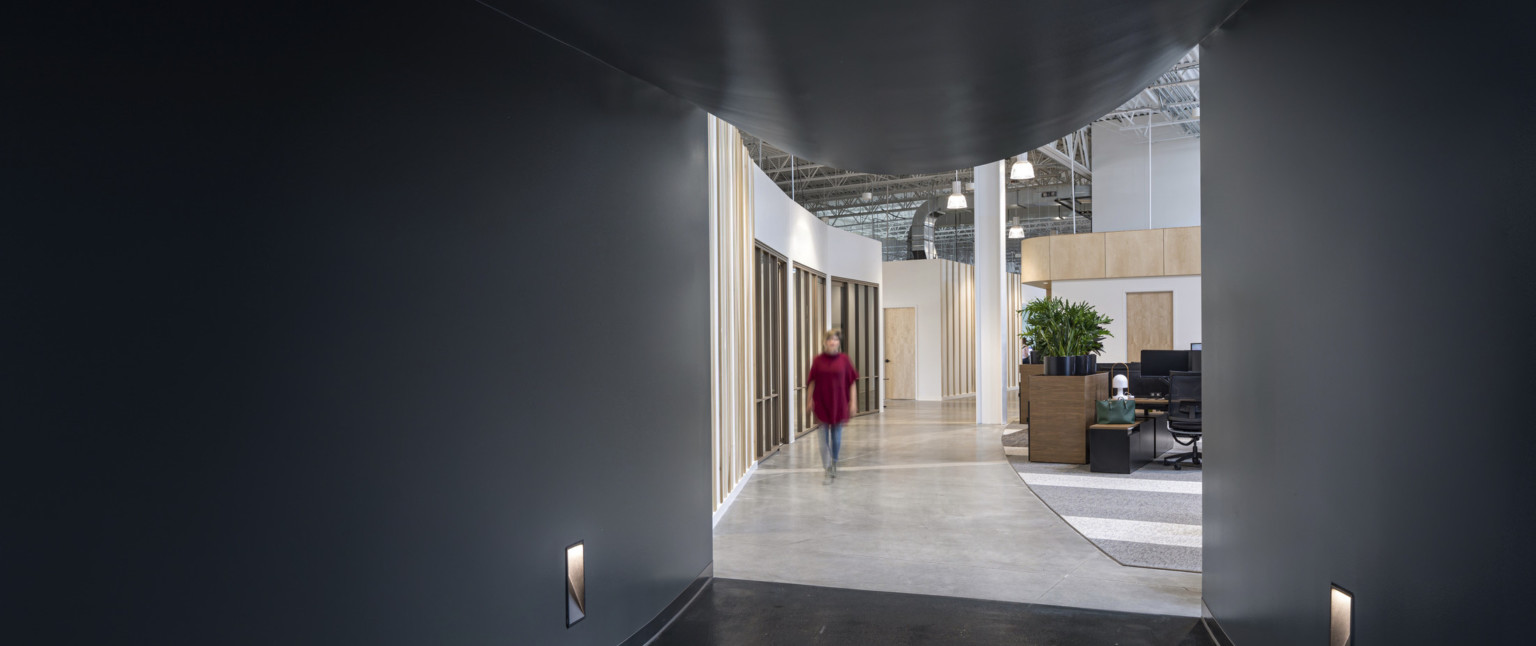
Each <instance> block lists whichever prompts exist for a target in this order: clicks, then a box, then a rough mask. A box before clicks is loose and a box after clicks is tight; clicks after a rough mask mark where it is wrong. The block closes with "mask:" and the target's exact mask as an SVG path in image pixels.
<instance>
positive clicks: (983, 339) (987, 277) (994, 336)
mask: <svg viewBox="0 0 1536 646" xmlns="http://www.w3.org/2000/svg"><path fill="white" fill-rule="evenodd" d="M1007 166H1008V162H1006V161H997V162H992V163H990V164H987V165H985V166H977V167H976V209H975V213H976V334H975V339H976V423H977V424H1007V423H1008V386H1007V384H1008V380H1007V379H1006V377H1005V376H1004V372H1003V371H1004V370H1007V369H1008V366H1007V365H1006V364H1007V360H1006V358H1005V357H1007V355H1008V339H1006V338H1004V337H1005V336H1006V335H1007V334H1008V319H1007V318H1005V317H1006V316H1007V313H1006V312H1005V311H1004V310H1006V309H1007V303H1008V292H1007V291H1005V290H1004V283H1003V279H1004V278H1005V274H1004V272H1005V268H1004V266H1003V242H1004V240H1005V239H1006V236H1005V233H1006V232H1005V230H1004V226H1005V220H1006V215H1007V213H1008V204H1007V202H1008V196H1007V183H1006V180H1004V178H1003V173H1004V172H1006V171H1007Z"/></svg>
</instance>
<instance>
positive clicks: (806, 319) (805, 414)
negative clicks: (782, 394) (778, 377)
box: [790, 265, 828, 435]
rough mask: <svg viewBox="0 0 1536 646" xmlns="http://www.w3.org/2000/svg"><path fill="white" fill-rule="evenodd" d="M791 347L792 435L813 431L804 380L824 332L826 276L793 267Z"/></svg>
mask: <svg viewBox="0 0 1536 646" xmlns="http://www.w3.org/2000/svg"><path fill="white" fill-rule="evenodd" d="M794 283H795V342H794V343H795V348H796V353H795V357H794V361H793V362H792V363H791V365H792V367H793V371H792V372H791V373H790V378H791V379H793V382H792V383H794V386H795V411H796V413H795V420H796V424H795V429H794V432H795V434H797V435H798V434H801V433H805V432H806V431H811V430H815V428H816V416H815V415H813V414H812V413H811V412H810V411H809V410H807V409H806V404H807V402H806V400H805V395H806V390H805V377H806V375H807V373H808V372H809V371H810V369H811V360H812V359H814V358H816V355H817V354H820V353H821V334H822V333H823V332H826V331H827V327H828V326H827V276H826V274H823V273H821V272H818V271H813V270H811V269H809V268H806V267H803V266H800V265H796V266H795V281H794Z"/></svg>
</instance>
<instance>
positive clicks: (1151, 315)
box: [1125, 292, 1173, 362]
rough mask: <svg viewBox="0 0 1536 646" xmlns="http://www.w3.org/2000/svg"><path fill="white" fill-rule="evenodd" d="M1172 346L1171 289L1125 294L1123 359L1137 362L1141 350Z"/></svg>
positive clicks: (1164, 348) (1139, 358)
mask: <svg viewBox="0 0 1536 646" xmlns="http://www.w3.org/2000/svg"><path fill="white" fill-rule="evenodd" d="M1172 349H1173V292H1131V293H1128V294H1126V295H1125V353H1126V361H1128V362H1129V361H1141V351H1142V350H1172Z"/></svg>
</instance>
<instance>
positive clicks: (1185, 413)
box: [1163, 375, 1202, 469]
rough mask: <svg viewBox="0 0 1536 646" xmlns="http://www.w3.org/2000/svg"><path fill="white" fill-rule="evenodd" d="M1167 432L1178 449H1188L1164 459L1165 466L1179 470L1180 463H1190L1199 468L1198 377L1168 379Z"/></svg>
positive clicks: (1182, 376)
mask: <svg viewBox="0 0 1536 646" xmlns="http://www.w3.org/2000/svg"><path fill="white" fill-rule="evenodd" d="M1168 432H1169V433H1170V434H1172V435H1173V441H1174V442H1177V443H1178V444H1179V446H1187V447H1190V450H1189V451H1188V452H1186V453H1179V454H1175V455H1173V456H1170V457H1167V458H1163V464H1164V465H1172V466H1173V468H1174V469H1182V468H1183V467H1181V466H1179V463H1180V462H1183V461H1185V460H1189V461H1190V463H1192V464H1194V465H1196V466H1200V465H1201V464H1202V463H1201V462H1200V439H1201V430H1200V377H1199V375H1173V376H1170V377H1168Z"/></svg>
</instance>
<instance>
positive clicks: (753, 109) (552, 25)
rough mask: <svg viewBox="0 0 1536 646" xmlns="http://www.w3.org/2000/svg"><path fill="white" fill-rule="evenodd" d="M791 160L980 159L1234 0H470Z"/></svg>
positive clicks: (1105, 90) (1019, 145)
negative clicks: (782, 151) (725, 123)
mask: <svg viewBox="0 0 1536 646" xmlns="http://www.w3.org/2000/svg"><path fill="white" fill-rule="evenodd" d="M482 1H484V2H486V3H488V4H489V5H491V6H494V7H496V8H498V9H500V10H501V11H503V12H505V13H506V14H508V15H510V16H511V17H513V18H515V19H517V20H519V21H521V22H523V23H525V24H527V25H529V26H531V27H533V28H535V29H538V30H539V31H542V32H544V33H546V34H548V35H550V36H551V37H554V38H555V39H558V40H560V41H563V42H565V43H567V44H569V45H571V46H573V47H575V48H577V49H580V50H582V51H584V52H586V53H588V54H590V55H592V56H593V57H596V58H598V59H599V60H602V61H604V62H606V63H608V64H610V65H612V66H614V67H617V68H619V69H621V70H624V71H626V72H629V73H630V74H632V75H634V76H637V77H639V78H641V79H644V80H646V81H649V82H651V83H653V84H655V85H657V86H659V87H661V88H662V89H664V90H667V91H668V92H671V93H673V94H675V95H677V96H680V97H682V98H684V99H687V100H689V101H692V102H693V103H696V104H698V105H699V106H701V107H703V108H704V109H706V110H709V111H710V112H712V113H714V114H715V115H717V116H719V117H721V118H723V119H725V120H727V121H729V122H731V123H733V124H735V125H736V126H738V127H740V128H742V129H743V130H746V131H747V132H750V133H752V134H754V135H757V136H759V137H762V138H763V139H766V140H768V141H771V142H773V143H774V144H775V145H777V146H779V147H780V148H783V149H785V150H787V151H790V152H793V153H794V154H796V155H799V156H801V157H803V158H807V159H813V160H816V161H818V162H820V163H824V164H829V165H831V166H835V167H838V168H844V169H849V170H858V171H865V172H875V173H901V174H905V173H922V172H934V171H942V170H948V169H952V168H961V167H967V166H974V165H976V164H981V163H986V162H989V161H995V160H998V159H1004V158H1007V157H1009V156H1011V155H1016V154H1018V153H1020V152H1023V151H1026V150H1030V149H1033V148H1036V147H1038V146H1041V145H1043V144H1045V143H1047V142H1050V141H1052V140H1055V139H1057V138H1059V137H1061V136H1062V135H1064V134H1066V133H1068V132H1071V131H1073V130H1075V129H1077V128H1079V127H1081V126H1084V125H1086V124H1087V123H1089V122H1090V121H1092V120H1093V119H1095V118H1097V117H1099V116H1101V115H1103V114H1105V113H1107V112H1109V111H1111V110H1114V109H1115V108H1116V107H1118V106H1119V105H1120V104H1122V103H1124V102H1125V101H1126V100H1128V99H1130V98H1131V97H1133V96H1134V95H1135V94H1136V93H1137V92H1139V91H1140V90H1141V89H1142V88H1144V87H1146V86H1147V85H1148V84H1149V83H1150V82H1151V81H1152V80H1153V79H1155V78H1156V77H1157V76H1158V74H1160V73H1162V72H1164V71H1166V70H1167V69H1168V67H1169V66H1171V65H1173V64H1174V63H1175V62H1177V61H1178V59H1179V57H1180V56H1182V55H1183V54H1184V53H1185V52H1187V51H1189V49H1190V48H1192V47H1194V46H1195V45H1196V44H1198V43H1199V42H1200V40H1201V39H1202V38H1204V37H1205V36H1206V34H1209V33H1210V32H1211V31H1212V30H1213V29H1215V28H1216V27H1217V26H1218V25H1220V24H1221V23H1222V21H1223V20H1225V19H1226V17H1227V16H1229V15H1231V14H1232V12H1233V11H1235V10H1236V8H1237V7H1238V6H1240V5H1241V4H1242V2H1243V0H1015V1H1002V0H962V1H950V2H938V1H933V0H929V1H924V2H914V1H910V0H905V1H904V0H890V1H885V2H875V1H871V0H818V1H814V2H813V1H809V0H774V1H771V2H770V1H768V0H668V1H666V2H641V1H637V0H482Z"/></svg>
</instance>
